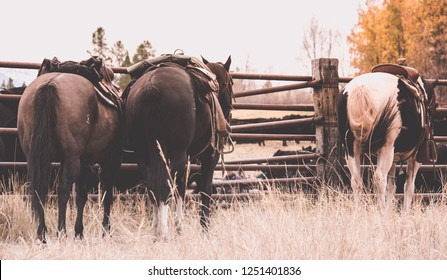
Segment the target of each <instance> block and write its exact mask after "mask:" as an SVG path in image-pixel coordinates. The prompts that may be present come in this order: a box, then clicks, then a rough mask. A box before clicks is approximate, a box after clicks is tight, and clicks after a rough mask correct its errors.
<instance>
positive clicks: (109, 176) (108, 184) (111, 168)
mask: <svg viewBox="0 0 447 280" xmlns="http://www.w3.org/2000/svg"><path fill="white" fill-rule="evenodd" d="M120 166H121V148H116V149H114V151H113V152H112V153H111V154H110V156H109V157H108V160H106V161H104V162H102V163H101V170H102V171H101V182H102V183H103V185H104V201H103V206H104V216H103V220H102V227H103V229H104V235H105V234H110V228H111V226H110V212H111V208H112V203H113V183H114V182H115V179H116V175H117V174H118V172H119V169H120Z"/></svg>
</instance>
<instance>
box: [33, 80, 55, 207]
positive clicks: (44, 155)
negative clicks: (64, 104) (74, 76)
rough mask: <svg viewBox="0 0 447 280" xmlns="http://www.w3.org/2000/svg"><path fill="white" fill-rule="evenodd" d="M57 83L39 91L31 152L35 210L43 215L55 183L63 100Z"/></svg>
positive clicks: (47, 85) (36, 99) (49, 84)
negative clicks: (53, 161)
mask: <svg viewBox="0 0 447 280" xmlns="http://www.w3.org/2000/svg"><path fill="white" fill-rule="evenodd" d="M56 91H57V89H56V85H55V84H53V83H48V84H46V85H44V86H42V87H41V88H40V89H39V90H38V91H37V93H36V97H35V100H34V102H35V106H34V108H35V111H34V124H35V125H34V127H33V131H32V139H31V146H30V150H29V154H28V174H29V176H30V179H31V191H32V209H33V212H34V213H35V214H37V215H43V205H45V203H46V200H47V196H48V188H49V185H50V184H51V170H52V169H51V157H52V153H54V149H55V147H56V145H55V144H56V141H55V140H56V110H57V107H58V104H59V103H60V100H59V96H58V95H57V92H56Z"/></svg>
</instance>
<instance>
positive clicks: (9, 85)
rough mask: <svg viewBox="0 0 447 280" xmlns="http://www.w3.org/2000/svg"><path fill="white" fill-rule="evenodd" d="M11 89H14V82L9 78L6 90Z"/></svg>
mask: <svg viewBox="0 0 447 280" xmlns="http://www.w3.org/2000/svg"><path fill="white" fill-rule="evenodd" d="M13 87H14V80H13V79H12V78H11V77H9V78H8V83H7V84H6V89H10V88H13Z"/></svg>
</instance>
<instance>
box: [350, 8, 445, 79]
mask: <svg viewBox="0 0 447 280" xmlns="http://www.w3.org/2000/svg"><path fill="white" fill-rule="evenodd" d="M348 42H349V44H350V53H351V64H352V66H354V67H355V68H357V69H358V72H359V73H364V72H368V71H370V70H371V68H372V67H373V66H375V65H377V64H379V63H396V62H397V61H398V59H399V58H406V59H407V64H408V65H410V66H413V67H415V68H417V69H419V71H420V72H421V73H422V74H423V75H424V76H426V77H431V78H447V1H446V0H383V1H375V0H366V2H365V5H364V7H363V8H361V9H360V10H359V19H358V23H357V25H356V26H355V27H354V28H353V29H352V31H351V34H350V36H348Z"/></svg>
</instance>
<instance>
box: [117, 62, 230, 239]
mask: <svg viewBox="0 0 447 280" xmlns="http://www.w3.org/2000/svg"><path fill="white" fill-rule="evenodd" d="M204 63H205V64H206V66H208V68H209V69H210V70H211V71H212V72H213V73H214V74H215V75H216V78H217V81H218V83H219V91H218V99H219V103H220V105H221V108H222V112H223V114H224V116H225V118H226V119H227V120H228V119H229V118H230V111H231V109H232V98H233V90H232V79H231V76H230V74H229V72H228V71H229V69H230V64H231V58H230V57H229V58H228V60H227V62H226V63H225V64H223V63H209V62H208V61H206V60H204ZM202 93H203V92H201V90H200V89H199V88H198V86H197V84H196V83H195V82H194V80H193V79H192V78H191V76H190V75H189V74H188V72H187V71H186V70H185V69H184V68H181V67H176V66H166V67H159V68H157V69H155V70H153V71H150V72H147V73H146V74H144V75H143V76H141V77H140V78H139V79H138V80H137V81H136V82H135V84H134V85H133V87H132V88H131V90H130V92H129V95H128V98H127V102H126V128H127V132H128V138H129V142H130V144H131V145H132V146H133V148H134V149H135V154H136V155H137V157H138V159H137V162H138V166H139V170H140V172H141V174H142V175H143V177H144V179H145V182H146V183H147V187H148V193H149V196H150V199H151V201H152V203H153V204H152V205H153V209H154V216H153V226H154V231H155V235H156V236H157V237H164V236H165V235H166V234H167V231H168V224H167V216H168V199H169V198H170V197H172V198H173V199H175V201H176V228H177V231H178V232H180V230H181V229H180V226H181V225H180V223H181V219H182V215H183V200H184V198H185V191H186V182H185V175H186V167H187V163H188V159H189V158H193V157H196V156H197V157H198V159H199V160H200V163H201V184H200V186H199V191H200V192H201V193H202V195H201V196H202V207H201V211H200V215H201V224H202V225H203V226H204V227H205V228H207V227H208V225H209V208H210V197H211V192H212V179H213V172H214V169H215V167H216V164H217V162H218V160H219V158H220V154H219V153H218V152H216V150H215V149H214V148H213V145H211V142H212V136H213V129H212V127H213V121H212V118H213V115H212V113H211V109H210V106H209V104H207V102H201V101H200V99H201V98H200V97H199V95H200V94H202Z"/></svg>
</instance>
